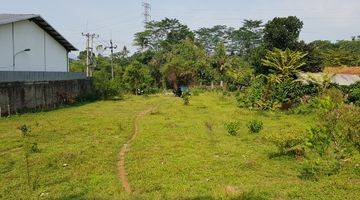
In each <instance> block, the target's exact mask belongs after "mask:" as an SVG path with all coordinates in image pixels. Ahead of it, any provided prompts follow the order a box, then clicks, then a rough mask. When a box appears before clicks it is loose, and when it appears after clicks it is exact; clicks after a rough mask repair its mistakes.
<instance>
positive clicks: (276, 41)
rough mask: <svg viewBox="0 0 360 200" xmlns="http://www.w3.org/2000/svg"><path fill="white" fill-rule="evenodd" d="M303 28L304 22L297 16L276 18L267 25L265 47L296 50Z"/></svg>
mask: <svg viewBox="0 0 360 200" xmlns="http://www.w3.org/2000/svg"><path fill="white" fill-rule="evenodd" d="M302 28H303V22H302V21H301V20H300V19H298V18H297V17H295V16H289V17H276V18H274V19H273V20H271V21H269V22H268V23H267V24H266V25H265V29H264V44H265V47H266V48H267V49H270V50H271V49H274V48H278V49H282V50H285V49H287V48H289V49H291V50H296V49H297V47H298V40H299V35H300V31H301V29H302Z"/></svg>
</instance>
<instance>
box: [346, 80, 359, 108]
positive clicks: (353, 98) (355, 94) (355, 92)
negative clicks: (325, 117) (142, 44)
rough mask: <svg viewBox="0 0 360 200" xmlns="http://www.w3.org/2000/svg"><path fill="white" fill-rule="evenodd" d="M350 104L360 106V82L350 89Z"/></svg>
mask: <svg viewBox="0 0 360 200" xmlns="http://www.w3.org/2000/svg"><path fill="white" fill-rule="evenodd" d="M348 95H349V97H348V102H349V103H354V104H355V105H357V106H360V82H357V83H355V84H353V85H351V86H350V87H349V93H348Z"/></svg>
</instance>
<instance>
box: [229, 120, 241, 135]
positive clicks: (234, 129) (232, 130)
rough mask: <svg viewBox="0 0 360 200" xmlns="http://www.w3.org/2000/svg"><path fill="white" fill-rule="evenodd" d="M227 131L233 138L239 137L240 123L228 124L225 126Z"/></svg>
mask: <svg viewBox="0 0 360 200" xmlns="http://www.w3.org/2000/svg"><path fill="white" fill-rule="evenodd" d="M225 129H226V130H227V132H228V133H229V135H231V136H237V135H238V134H239V130H240V123H239V122H237V121H233V122H228V123H226V124H225Z"/></svg>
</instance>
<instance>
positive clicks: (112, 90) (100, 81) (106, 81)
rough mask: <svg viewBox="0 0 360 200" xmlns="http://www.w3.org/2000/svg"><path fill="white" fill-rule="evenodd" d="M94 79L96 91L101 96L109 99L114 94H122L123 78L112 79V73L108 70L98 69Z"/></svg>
mask: <svg viewBox="0 0 360 200" xmlns="http://www.w3.org/2000/svg"><path fill="white" fill-rule="evenodd" d="M93 80H94V87H95V91H96V94H97V96H98V97H99V98H104V99H109V98H111V97H114V96H121V93H122V84H121V80H120V79H119V78H115V79H111V74H110V73H108V72H107V71H105V70H100V71H96V72H95V73H94V77H93Z"/></svg>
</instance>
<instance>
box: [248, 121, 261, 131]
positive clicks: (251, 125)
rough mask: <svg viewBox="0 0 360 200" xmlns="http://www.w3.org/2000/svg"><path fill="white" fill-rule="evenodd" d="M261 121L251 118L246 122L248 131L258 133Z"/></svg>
mask: <svg viewBox="0 0 360 200" xmlns="http://www.w3.org/2000/svg"><path fill="white" fill-rule="evenodd" d="M263 125H264V124H263V122H262V121H258V120H252V121H250V122H249V124H248V128H249V131H250V133H260V131H261V130H262V129H263Z"/></svg>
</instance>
